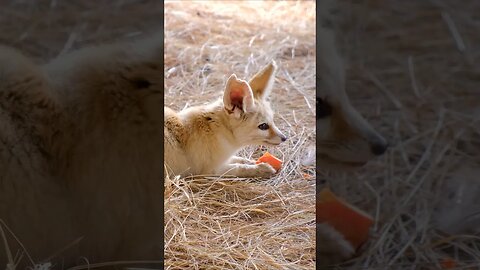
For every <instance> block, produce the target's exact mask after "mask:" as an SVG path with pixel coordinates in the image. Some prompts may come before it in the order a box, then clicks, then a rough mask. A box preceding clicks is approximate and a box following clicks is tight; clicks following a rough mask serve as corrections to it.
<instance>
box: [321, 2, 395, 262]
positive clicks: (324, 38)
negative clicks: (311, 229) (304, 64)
mask: <svg viewBox="0 0 480 270" xmlns="http://www.w3.org/2000/svg"><path fill="white" fill-rule="evenodd" d="M335 8H336V7H335V1H332V0H325V1H321V4H320V6H319V9H320V27H319V28H318V32H317V36H318V39H317V41H318V42H317V52H318V54H319V55H318V59H319V63H318V65H319V67H320V69H319V70H318V73H319V76H320V81H321V85H320V88H319V89H317V107H316V118H317V119H316V121H317V134H316V137H317V149H316V153H317V154H316V157H317V170H324V169H333V170H345V169H352V168H357V167H361V166H363V165H365V164H366V163H367V162H368V161H369V160H371V159H372V158H374V157H375V156H379V155H382V154H383V153H384V152H385V151H386V149H387V147H388V144H387V142H386V140H385V139H384V138H383V137H382V136H381V135H380V134H378V132H376V131H375V130H374V129H373V128H372V126H371V125H370V124H369V123H368V122H367V121H366V120H365V119H364V118H363V117H362V116H361V115H360V113H358V112H357V110H355V108H354V107H353V106H352V105H351V104H350V102H349V99H348V96H347V94H346V92H345V68H344V64H343V61H342V59H341V57H340V55H339V53H338V51H337V48H336V45H335V38H334V31H333V29H332V26H333V24H332V21H331V17H330V16H331V14H332V13H333V12H334V11H335ZM317 190H319V189H317ZM354 253H355V250H354V249H353V247H352V246H351V245H350V244H349V243H348V242H347V241H346V240H345V239H344V238H343V236H342V235H341V234H340V233H338V232H337V231H336V230H335V229H333V228H331V227H330V226H329V225H327V224H321V223H318V224H317V254H318V256H317V263H318V264H319V265H326V264H331V263H336V262H339V261H342V260H345V259H347V258H349V257H351V256H353V255H354Z"/></svg>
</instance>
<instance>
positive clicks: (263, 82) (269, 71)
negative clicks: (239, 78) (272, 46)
mask: <svg viewBox="0 0 480 270" xmlns="http://www.w3.org/2000/svg"><path fill="white" fill-rule="evenodd" d="M276 70H277V64H275V61H273V60H272V62H270V63H269V64H268V65H266V66H265V67H264V68H263V69H262V70H260V71H259V72H258V73H257V74H255V75H254V76H253V77H252V78H251V79H250V81H249V82H248V84H250V87H251V88H252V91H253V96H254V97H255V98H256V99H264V98H266V97H268V95H270V91H271V90H272V86H273V81H274V78H275V71H276Z"/></svg>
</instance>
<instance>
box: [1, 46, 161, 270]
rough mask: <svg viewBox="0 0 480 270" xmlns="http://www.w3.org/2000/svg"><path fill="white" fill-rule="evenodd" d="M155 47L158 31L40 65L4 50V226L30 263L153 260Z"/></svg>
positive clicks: (157, 176)
mask: <svg viewBox="0 0 480 270" xmlns="http://www.w3.org/2000/svg"><path fill="white" fill-rule="evenodd" d="M162 51H163V39H162V38H160V37H155V38H151V39H148V40H143V41H141V42H137V43H134V44H119V45H104V46H97V47H90V48H85V49H81V50H79V51H76V52H73V53H70V54H67V55H63V56H61V57H59V58H57V59H54V60H53V61H51V62H50V63H48V64H46V65H44V66H36V65H35V64H33V63H32V62H31V61H29V60H28V59H27V58H26V57H24V56H22V55H21V54H20V53H18V52H16V51H15V50H13V49H9V48H6V47H1V48H0V139H1V141H0V171H1V174H0V219H1V220H2V224H1V226H3V225H6V226H8V228H10V230H11V231H12V232H13V233H14V234H15V236H16V237H17V238H18V240H19V241H21V243H22V244H23V246H24V247H25V248H26V249H27V250H28V252H29V254H30V256H31V259H32V260H33V261H34V262H41V261H43V260H48V261H50V262H53V263H57V266H61V265H63V266H64V267H68V266H71V265H73V264H76V263H79V262H81V263H82V262H85V261H86V260H88V262H89V263H95V262H101V261H114V260H158V259H160V256H161V254H162V252H163V250H161V246H162V245H161V244H162V243H161V239H162V235H163V231H162V228H163V224H162V215H163V211H162V210H161V209H162V208H161V206H162V204H163V194H162V192H161V191H162V188H161V187H162V181H163V178H162V177H163V174H162V171H163V164H162V158H163V156H162V155H163V153H162V151H161V149H162V143H163V137H162V134H163V130H162V127H161V122H162V115H163V108H162V107H163V105H162V103H163V83H161V78H162V76H163V74H162V69H161V67H162V66H161V65H162V59H163V53H162ZM3 228H5V227H3ZM7 241H8V245H9V247H10V249H11V251H12V253H13V256H15V254H16V253H17V251H18V250H20V246H19V244H18V243H17V241H16V240H15V239H14V238H13V237H12V235H11V234H10V233H7ZM2 243H3V242H2ZM82 258H84V259H82ZM6 263H7V257H6V252H5V247H4V245H3V244H2V245H0V267H4V266H5V265H6ZM23 266H31V261H30V259H29V258H28V257H27V256H22V260H21V263H20V264H19V266H18V269H23Z"/></svg>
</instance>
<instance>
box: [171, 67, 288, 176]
mask: <svg viewBox="0 0 480 270" xmlns="http://www.w3.org/2000/svg"><path fill="white" fill-rule="evenodd" d="M275 70H276V65H275V62H273V61H272V62H271V63H270V64H268V65H267V66H265V67H264V68H263V69H262V70H261V71H259V72H258V73H257V74H255V75H254V76H253V78H251V79H250V81H249V82H247V81H244V80H241V79H238V78H237V76H236V75H235V74H232V75H231V76H230V77H229V78H228V80H227V83H226V86H225V90H224V94H223V98H222V99H219V100H217V101H215V102H212V103H210V104H208V105H206V106H197V107H191V108H188V109H185V110H182V111H180V112H178V113H176V112H174V111H173V110H171V109H169V108H167V107H165V142H164V147H165V163H166V167H167V170H168V171H169V172H170V173H172V174H176V175H188V174H193V175H198V174H226V175H233V176H238V177H268V176H271V175H273V174H274V173H275V169H273V168H272V167H271V166H270V165H269V164H267V163H261V164H255V162H254V161H251V160H248V159H245V158H241V157H237V156H233V155H234V154H235V153H236V152H237V151H238V150H240V149H241V148H242V147H244V146H247V145H259V144H263V145H278V144H280V143H281V142H283V141H285V140H286V139H287V138H286V137H285V135H283V134H282V133H281V132H280V130H279V129H278V128H277V127H276V126H275V123H274V121H273V120H274V119H273V118H274V117H273V116H274V114H273V111H272V109H271V108H270V105H269V102H268V100H267V99H268V96H269V94H270V92H271V89H272V84H273V80H274V75H275Z"/></svg>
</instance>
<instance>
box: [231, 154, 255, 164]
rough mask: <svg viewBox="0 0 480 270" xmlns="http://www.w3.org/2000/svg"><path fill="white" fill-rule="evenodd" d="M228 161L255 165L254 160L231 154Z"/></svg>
mask: <svg viewBox="0 0 480 270" xmlns="http://www.w3.org/2000/svg"><path fill="white" fill-rule="evenodd" d="M230 163H237V164H250V165H255V160H251V159H248V158H243V157H237V156H233V157H232V158H231V159H230Z"/></svg>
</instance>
